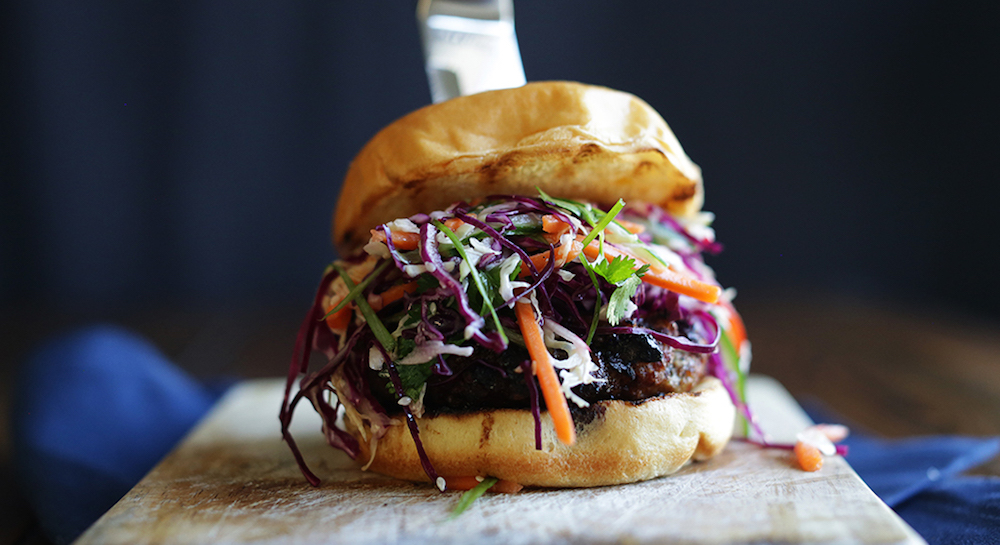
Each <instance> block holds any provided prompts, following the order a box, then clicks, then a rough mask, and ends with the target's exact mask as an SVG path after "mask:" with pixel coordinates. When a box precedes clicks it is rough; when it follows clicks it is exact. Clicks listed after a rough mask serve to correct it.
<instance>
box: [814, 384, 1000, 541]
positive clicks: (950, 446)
mask: <svg viewBox="0 0 1000 545" xmlns="http://www.w3.org/2000/svg"><path fill="white" fill-rule="evenodd" d="M803 406H804V407H805V408H806V411H807V412H808V413H809V416H810V417H811V418H812V419H813V421H814V422H831V423H832V422H839V423H846V422H844V420H843V418H840V417H838V416H836V415H835V414H833V412H832V411H830V410H829V409H828V408H826V407H824V406H823V405H822V404H820V403H818V402H816V401H814V400H810V401H808V402H806V403H804V404H803ZM847 424H848V426H849V427H850V428H851V431H852V433H851V436H850V437H848V439H847V440H846V441H844V444H846V445H847V446H848V447H849V452H848V455H847V461H848V462H849V463H850V464H851V467H853V468H854V470H855V471H857V473H858V475H860V476H861V478H862V479H863V480H864V481H865V483H867V484H868V486H869V487H870V488H871V489H872V491H873V492H875V494H877V495H878V496H879V497H880V498H881V499H882V501H884V502H885V503H886V504H888V505H889V507H892V508H893V509H894V510H895V511H896V512H897V513H898V514H899V516H900V517H902V518H903V520H905V521H906V522H907V523H909V524H910V526H912V527H913V529H914V530H916V531H917V533H919V534H920V535H921V536H922V537H923V538H924V539H925V540H927V542H928V543H934V544H937V543H956V544H958V543H961V544H976V543H984V544H985V543H993V544H998V543H1000V478H996V477H959V476H958V475H959V474H960V473H962V472H963V471H966V470H968V469H971V468H973V467H976V466H978V465H980V464H982V463H985V462H987V461H989V460H991V459H993V458H994V457H996V456H997V454H998V453H1000V437H958V436H927V437H916V438H908V439H880V438H876V437H874V436H873V435H872V434H870V433H866V432H865V431H864V430H863V429H862V428H861V427H860V426H858V425H856V424H850V423H847Z"/></svg>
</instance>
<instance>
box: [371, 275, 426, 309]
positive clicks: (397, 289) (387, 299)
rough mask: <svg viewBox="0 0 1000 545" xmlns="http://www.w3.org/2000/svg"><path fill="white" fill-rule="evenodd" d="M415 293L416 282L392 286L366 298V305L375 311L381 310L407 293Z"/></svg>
mask: <svg viewBox="0 0 1000 545" xmlns="http://www.w3.org/2000/svg"><path fill="white" fill-rule="evenodd" d="M414 291H417V282H416V281H413V282H408V283H406V284H399V285H396V286H393V287H391V288H389V289H387V290H385V291H383V292H382V293H379V294H376V295H372V296H370V297H369V298H368V304H369V305H371V306H372V309H374V310H375V311H379V310H382V309H383V308H385V307H387V306H389V305H391V304H392V303H395V302H396V301H399V300H400V299H402V298H403V296H404V295H406V294H407V293H413V292H414Z"/></svg>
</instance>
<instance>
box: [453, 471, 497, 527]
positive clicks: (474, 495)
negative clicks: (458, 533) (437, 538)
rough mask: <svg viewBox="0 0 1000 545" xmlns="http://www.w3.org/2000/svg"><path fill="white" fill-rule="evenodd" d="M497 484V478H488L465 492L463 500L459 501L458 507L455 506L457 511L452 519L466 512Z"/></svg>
mask: <svg viewBox="0 0 1000 545" xmlns="http://www.w3.org/2000/svg"><path fill="white" fill-rule="evenodd" d="M495 484H497V478H496V477H487V478H485V479H483V481H482V482H481V483H479V484H477V485H476V486H474V487H472V488H470V489H469V490H466V491H465V494H462V498H461V499H460V500H458V505H456V506H455V510H454V511H452V512H451V518H455V517H457V516H459V515H461V514H462V513H464V512H465V510H466V509H468V508H469V507H470V506H472V504H473V503H474V502H475V501H476V500H478V499H479V497H480V496H482V495H483V494H485V493H486V491H487V490H489V489H490V488H491V487H492V486H493V485H495Z"/></svg>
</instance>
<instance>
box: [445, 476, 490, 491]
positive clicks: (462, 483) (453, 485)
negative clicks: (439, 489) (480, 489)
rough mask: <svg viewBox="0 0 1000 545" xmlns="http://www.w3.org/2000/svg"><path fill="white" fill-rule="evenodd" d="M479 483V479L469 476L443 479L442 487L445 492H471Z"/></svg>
mask: <svg viewBox="0 0 1000 545" xmlns="http://www.w3.org/2000/svg"><path fill="white" fill-rule="evenodd" d="M481 482H482V481H480V480H479V479H477V478H475V477H469V476H463V477H445V478H444V483H445V484H444V485H445V488H446V489H447V490H472V489H473V488H475V487H476V485H478V484H479V483H481Z"/></svg>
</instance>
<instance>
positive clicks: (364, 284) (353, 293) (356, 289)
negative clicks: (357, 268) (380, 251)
mask: <svg viewBox="0 0 1000 545" xmlns="http://www.w3.org/2000/svg"><path fill="white" fill-rule="evenodd" d="M390 263H392V262H391V261H388V260H386V261H383V262H382V264H381V265H379V266H378V267H375V269H374V270H373V271H372V272H370V273H368V276H366V277H365V279H364V280H362V281H361V283H360V284H358V285H357V286H354V289H352V290H351V291H349V292H348V293H347V297H344V300H343V301H341V302H339V303H337V306H335V307H333V309H331V310H330V312H327V313H326V316H323V318H324V319H326V318H329V317H330V315H331V314H334V313H336V312H338V311H339V310H340V309H342V308H344V307H345V306H347V304H348V303H350V302H351V301H353V300H354V298H355V297H357V296H359V295H361V292H362V291H364V290H365V288H367V287H368V285H369V284H371V283H372V282H373V281H374V280H375V278H376V277H377V276H378V275H379V274H382V271H384V270H385V268H386V267H388V266H389V264H390ZM345 283H346V282H345Z"/></svg>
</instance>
